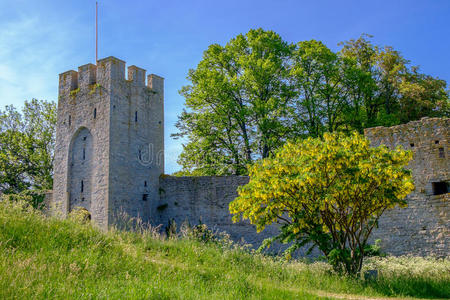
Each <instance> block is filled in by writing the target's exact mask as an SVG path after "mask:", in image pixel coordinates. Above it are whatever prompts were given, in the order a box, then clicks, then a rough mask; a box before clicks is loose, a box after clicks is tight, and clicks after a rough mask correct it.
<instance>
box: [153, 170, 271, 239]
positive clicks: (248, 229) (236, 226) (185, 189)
mask: <svg viewBox="0 0 450 300" xmlns="http://www.w3.org/2000/svg"><path fill="white" fill-rule="evenodd" d="M247 182H248V177H246V176H201V177H173V176H162V177H161V179H160V200H159V202H158V208H157V211H158V220H157V223H160V224H163V225H167V224H168V222H169V220H174V221H175V222H176V224H177V225H178V226H179V225H180V224H182V223H183V222H188V223H189V224H191V225H197V224H199V223H203V224H206V225H207V226H208V227H209V228H210V229H213V230H217V231H220V232H223V231H225V232H227V233H228V234H230V237H231V238H232V239H233V240H234V241H241V240H242V239H244V240H245V242H246V243H249V244H252V245H253V246H254V247H258V246H259V245H260V244H261V242H262V241H263V240H264V239H265V238H267V237H269V236H273V235H275V234H276V233H277V232H278V230H277V228H276V227H275V226H270V227H268V228H266V229H265V230H264V231H262V232H261V233H257V232H256V229H255V227H254V226H253V225H251V224H250V223H248V222H246V221H245V222H239V223H233V222H232V220H231V214H230V212H229V210H228V205H229V203H230V202H231V201H233V200H234V198H236V196H237V192H236V190H237V188H238V187H239V186H240V185H244V184H246V183H247Z"/></svg>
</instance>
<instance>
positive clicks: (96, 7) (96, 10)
mask: <svg viewBox="0 0 450 300" xmlns="http://www.w3.org/2000/svg"><path fill="white" fill-rule="evenodd" d="M97 61H98V2H97V1H95V64H97Z"/></svg>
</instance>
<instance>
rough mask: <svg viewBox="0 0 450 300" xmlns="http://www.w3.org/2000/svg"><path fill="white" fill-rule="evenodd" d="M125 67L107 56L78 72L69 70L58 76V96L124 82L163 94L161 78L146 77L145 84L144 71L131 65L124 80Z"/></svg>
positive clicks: (121, 61) (115, 59)
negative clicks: (91, 87)
mask: <svg viewBox="0 0 450 300" xmlns="http://www.w3.org/2000/svg"><path fill="white" fill-rule="evenodd" d="M125 67H126V62H125V61H123V60H121V59H118V58H116V57H113V56H109V57H106V58H103V59H100V60H98V61H97V64H96V65H94V64H86V65H82V66H80V67H78V72H77V71H74V70H70V71H66V72H64V73H61V74H60V75H59V94H60V95H68V94H70V92H71V91H73V90H76V89H80V90H84V89H88V88H89V87H90V86H92V85H93V84H99V85H101V86H103V87H105V88H108V87H110V85H111V84H113V83H125V82H128V83H129V84H131V85H132V86H137V87H138V86H142V87H144V86H147V87H148V88H150V89H151V90H154V91H155V92H160V93H162V92H163V83H164V78H163V77H161V76H158V75H155V74H150V75H148V76H147V83H146V76H145V75H146V74H145V73H146V70H145V69H142V68H139V67H137V66H135V65H132V66H129V67H128V68H127V71H128V72H127V73H128V75H127V78H126V77H125Z"/></svg>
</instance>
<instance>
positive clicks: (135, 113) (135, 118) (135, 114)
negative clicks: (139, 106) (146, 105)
mask: <svg viewBox="0 0 450 300" xmlns="http://www.w3.org/2000/svg"><path fill="white" fill-rule="evenodd" d="M134 121H135V122H137V111H135V112H134Z"/></svg>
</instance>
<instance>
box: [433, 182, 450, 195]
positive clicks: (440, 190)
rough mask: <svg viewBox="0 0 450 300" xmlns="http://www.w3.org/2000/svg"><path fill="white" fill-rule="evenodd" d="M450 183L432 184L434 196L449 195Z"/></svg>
mask: <svg viewBox="0 0 450 300" xmlns="http://www.w3.org/2000/svg"><path fill="white" fill-rule="evenodd" d="M449 185H450V182H446V181H440V182H432V183H431V186H432V188H433V195H443V194H447V193H448V190H449Z"/></svg>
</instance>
